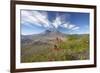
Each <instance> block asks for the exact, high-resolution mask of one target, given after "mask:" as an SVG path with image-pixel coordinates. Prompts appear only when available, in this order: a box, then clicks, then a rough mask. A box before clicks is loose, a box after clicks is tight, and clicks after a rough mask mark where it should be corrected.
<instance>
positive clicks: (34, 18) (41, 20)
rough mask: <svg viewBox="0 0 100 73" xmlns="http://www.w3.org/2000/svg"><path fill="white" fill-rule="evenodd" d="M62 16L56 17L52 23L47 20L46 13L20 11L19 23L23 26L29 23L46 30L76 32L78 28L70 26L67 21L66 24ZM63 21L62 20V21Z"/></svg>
mask: <svg viewBox="0 0 100 73" xmlns="http://www.w3.org/2000/svg"><path fill="white" fill-rule="evenodd" d="M62 16H64V15H61V16H60V15H58V14H57V15H56V18H55V19H54V20H53V22H50V21H49V19H48V13H47V12H45V11H27V10H22V11H21V17H22V18H21V23H22V24H25V23H26V22H27V23H31V24H34V25H36V26H40V27H45V28H46V29H48V28H53V27H54V28H58V27H59V26H60V27H63V28H66V29H69V30H78V29H79V28H80V27H79V26H77V25H75V24H71V23H70V22H69V21H67V22H66V19H65V16H64V18H62ZM62 19H63V20H62Z"/></svg>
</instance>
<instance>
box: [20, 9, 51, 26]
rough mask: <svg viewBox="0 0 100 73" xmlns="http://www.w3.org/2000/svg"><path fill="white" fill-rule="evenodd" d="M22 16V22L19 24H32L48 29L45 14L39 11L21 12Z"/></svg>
mask: <svg viewBox="0 0 100 73" xmlns="http://www.w3.org/2000/svg"><path fill="white" fill-rule="evenodd" d="M21 15H22V22H21V23H26V22H29V23H33V24H34V25H37V26H44V27H49V24H50V22H49V20H48V18H47V13H46V12H39V11H25V10H23V11H21Z"/></svg>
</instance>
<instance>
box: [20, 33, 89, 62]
mask: <svg viewBox="0 0 100 73" xmlns="http://www.w3.org/2000/svg"><path fill="white" fill-rule="evenodd" d="M34 38H35V40H34ZM39 38H40V37H39ZM39 38H38V37H37V39H36V37H33V40H32V41H30V42H28V43H25V44H23V43H22V45H21V62H44V61H67V60H70V61H71V60H86V59H89V35H88V34H81V35H67V36H65V37H63V38H61V37H59V36H58V37H55V38H50V37H48V38H47V37H43V38H42V37H41V39H39ZM49 38H50V39H49Z"/></svg>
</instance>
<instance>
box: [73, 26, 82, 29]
mask: <svg viewBox="0 0 100 73" xmlns="http://www.w3.org/2000/svg"><path fill="white" fill-rule="evenodd" d="M79 28H80V27H78V26H76V27H74V28H73V29H72V30H78V29H79Z"/></svg>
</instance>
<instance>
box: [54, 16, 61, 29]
mask: <svg viewBox="0 0 100 73" xmlns="http://www.w3.org/2000/svg"><path fill="white" fill-rule="evenodd" d="M52 24H53V26H54V27H55V28H58V26H59V25H61V19H60V17H59V16H57V17H56V19H55V20H54V21H53V23H52Z"/></svg>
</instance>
